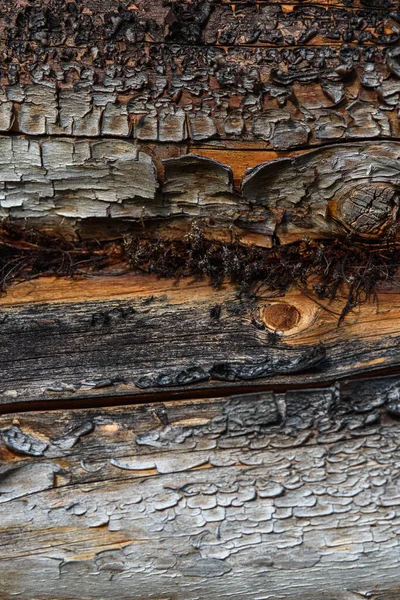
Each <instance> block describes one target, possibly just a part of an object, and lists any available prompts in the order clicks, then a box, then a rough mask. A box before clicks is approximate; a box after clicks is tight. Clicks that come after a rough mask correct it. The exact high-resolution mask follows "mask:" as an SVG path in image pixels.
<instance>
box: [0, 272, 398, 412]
mask: <svg viewBox="0 0 400 600" xmlns="http://www.w3.org/2000/svg"><path fill="white" fill-rule="evenodd" d="M151 282H152V285H150V283H151ZM58 286H59V287H58ZM46 298H47V301H46V302H44V300H45V299H46ZM378 299H379V302H378V303H377V304H376V303H373V302H371V303H370V304H366V305H363V306H362V307H360V308H359V309H356V310H354V311H352V312H351V313H349V314H348V315H347V317H346V319H345V320H344V321H343V322H342V323H341V325H340V326H338V321H339V317H340V313H341V310H342V309H343V306H344V303H345V302H346V300H345V299H343V300H341V299H340V298H337V300H336V301H335V302H333V303H330V304H327V305H325V307H324V306H321V305H320V303H318V301H317V302H316V301H315V300H314V299H312V298H309V297H307V296H304V295H303V294H302V293H300V292H299V291H296V290H293V291H291V292H288V293H287V294H286V295H285V296H284V297H281V298H271V297H265V298H262V297H261V299H259V300H257V301H254V300H253V301H252V300H249V299H247V300H246V299H245V298H240V297H238V293H237V290H235V289H234V288H232V287H230V286H228V285H226V286H223V287H222V288H220V289H215V288H212V287H211V286H209V284H208V283H207V281H203V282H193V281H181V282H180V283H179V284H178V283H174V282H173V281H170V280H157V279H156V278H154V277H153V278H152V277H149V276H135V275H127V276H124V277H122V278H121V279H119V278H118V277H117V278H107V277H104V278H93V279H89V280H81V281H62V282H60V283H58V282H57V280H54V279H48V280H47V279H43V280H33V281H31V282H27V283H25V284H22V285H21V286H17V287H16V288H14V289H11V292H10V293H9V295H7V296H5V297H4V298H2V300H1V313H0V316H1V325H0V364H1V367H0V368H1V378H0V381H1V386H0V388H1V404H2V405H3V408H4V409H6V407H7V405H12V404H13V403H17V405H25V406H26V407H28V406H29V405H30V403H32V402H34V401H36V402H37V401H40V402H46V403H50V404H52V403H57V402H59V401H60V400H63V401H68V402H74V401H77V402H79V401H81V400H82V399H83V398H85V399H87V400H89V399H96V398H97V399H101V398H110V397H113V398H114V401H119V402H121V401H123V398H124V397H136V396H137V397H143V396H146V395H147V394H149V393H161V394H170V393H175V392H184V393H186V392H188V391H190V393H192V394H193V393H194V391H195V390H200V389H201V390H203V392H205V390H209V389H214V390H217V389H221V390H222V389H223V388H225V389H227V390H229V389H230V388H231V387H232V386H233V387H239V388H245V387H246V386H250V387H251V389H253V388H254V386H261V385H264V386H265V385H267V386H270V387H273V386H283V387H286V388H287V387H288V386H291V385H297V386H303V387H304V386H308V385H310V384H313V385H315V384H317V383H318V382H324V383H326V382H334V381H335V380H336V379H338V378H343V377H346V376H349V375H351V376H356V375H358V374H360V373H366V372H370V371H373V370H394V371H396V370H398V369H399V366H400V354H399V339H400V330H399V310H400V296H399V294H397V293H393V287H391V290H387V291H386V292H384V290H383V291H382V292H381V293H380V294H379V298H378ZM288 307H289V314H290V312H291V311H292V312H293V313H294V314H295V315H296V318H295V320H294V321H293V323H290V322H289V323H287V322H286V324H285V325H282V320H281V316H280V315H284V316H283V317H282V318H286V317H285V315H287V314H288ZM281 327H283V328H284V329H282V330H281ZM276 330H279V331H278V334H277V335H276V334H275V333H274V332H276ZM203 392H202V393H203ZM8 410H9V409H8Z"/></svg>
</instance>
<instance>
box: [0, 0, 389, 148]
mask: <svg viewBox="0 0 400 600" xmlns="http://www.w3.org/2000/svg"><path fill="white" fill-rule="evenodd" d="M399 22H400V15H399V13H398V5H397V3H396V2H386V1H385V2H356V3H349V2H342V1H341V0H338V2H336V3H332V2H314V1H313V2H310V3H308V5H307V6H302V5H301V3H299V2H290V3H281V2H276V3H267V2H254V3H253V2H238V3H232V2H219V1H210V2H199V1H197V2H194V1H193V2H188V1H186V0H177V1H169V2H163V1H162V0H153V1H152V2H145V1H144V0H139V1H138V2H136V3H131V2H128V1H126V0H123V1H121V2H109V1H107V0H101V1H100V0H96V1H89V0H87V1H85V2H81V3H79V2H75V1H71V2H67V3H65V2H63V1H61V0H57V1H56V0H54V1H46V2H44V1H43V2H39V3H36V4H33V5H32V4H31V3H30V2H27V1H25V0H24V1H23V2H21V1H17V0H7V1H6V2H3V4H2V7H1V10H0V53H1V55H2V57H3V65H2V68H1V70H0V82H1V84H2V95H1V98H0V101H1V107H0V131H3V132H6V131H14V132H20V133H25V134H29V135H44V134H49V135H60V134H62V135H75V136H100V135H103V136H104V135H115V136H121V137H130V136H134V137H135V139H136V140H137V141H138V143H139V144H142V145H144V146H148V144H150V145H154V144H156V145H157V144H161V145H163V144H170V145H171V144H174V145H176V144H182V145H183V146H186V147H187V145H199V144H200V145H201V144H202V143H213V144H215V145H216V146H219V147H225V146H226V144H228V145H229V144H232V143H233V144H236V145H237V146H238V147H243V142H245V141H248V142H250V143H252V144H253V145H254V146H255V147H262V148H265V147H268V148H275V149H278V150H287V149H293V148H296V147H307V146H308V145H310V144H320V143H326V142H328V141H331V142H332V141H337V140H341V139H348V138H350V139H360V138H366V139H368V138H376V137H381V136H385V137H387V136H389V137H390V136H392V137H399V123H398V119H397V110H398V97H399V80H398V77H399V75H400V67H399V51H398V48H397V47H396V43H398V40H399V35H400V34H399V28H400V24H399ZM162 152H163V150H161V153H162ZM167 152H168V153H173V152H179V150H178V149H177V148H171V149H169V150H167Z"/></svg>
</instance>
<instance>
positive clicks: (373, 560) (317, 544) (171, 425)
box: [0, 377, 400, 600]
mask: <svg viewBox="0 0 400 600" xmlns="http://www.w3.org/2000/svg"><path fill="white" fill-rule="evenodd" d="M399 389H400V388H399V378H398V377H396V378H386V379H377V380H369V381H366V382H365V381H364V382H363V381H359V382H353V383H352V382H348V383H345V384H342V386H336V387H331V388H321V389H314V390H302V391H301V390H300V391H295V390H292V391H288V392H286V393H268V392H263V393H260V394H253V395H248V396H234V397H231V398H225V399H222V398H219V399H218V398H217V399H209V400H201V401H200V400H198V401H184V402H179V403H176V402H164V403H153V404H150V405H141V406H130V407H119V408H115V409H91V410H75V411H52V412H36V413H24V414H11V415H7V416H3V417H1V418H0V456H1V460H2V463H3V464H2V466H1V471H0V515H1V520H0V580H1V582H2V589H1V594H2V597H3V598H4V599H7V600H8V599H10V598H13V597H15V596H16V595H17V596H18V598H20V599H21V600H32V598H35V599H36V600H49V599H50V598H51V599H52V600H67V599H68V600H72V599H76V598H82V599H84V600H92V599H93V600H94V599H97V598H99V597H105V596H110V597H113V598H116V597H118V598H121V599H123V600H128V599H130V598H133V597H134V598H135V599H138V600H139V599H140V600H150V599H156V598H157V599H159V598H163V599H164V598H165V599H167V598H168V599H172V598H174V599H177V600H181V599H182V600H190V599H193V600H194V599H195V598H199V597H207V598H210V600H216V599H217V598H227V599H228V598H232V597H240V598H241V599H243V600H254V598H259V599H260V598H282V600H283V599H288V600H294V599H295V598H298V597H299V595H300V596H301V597H302V598H304V600H321V598H325V597H326V598H335V600H357V598H360V597H361V598H362V597H364V598H370V599H371V600H378V599H379V600H396V599H397V598H398V594H399V590H400V580H399V573H398V540H399V538H398V527H399V516H398V506H399V502H400V489H399V483H398V482H399V477H398V475H399V472H398V462H399V456H398V454H399V443H398V442H399V434H400V429H399V424H398V421H397V422H396V416H398V415H399V403H398V397H399Z"/></svg>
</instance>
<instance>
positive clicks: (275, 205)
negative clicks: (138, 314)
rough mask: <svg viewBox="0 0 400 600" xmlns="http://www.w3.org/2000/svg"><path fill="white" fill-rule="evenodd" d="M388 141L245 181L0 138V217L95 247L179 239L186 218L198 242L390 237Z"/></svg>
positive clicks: (399, 171) (395, 185) (205, 169)
mask: <svg viewBox="0 0 400 600" xmlns="http://www.w3.org/2000/svg"><path fill="white" fill-rule="evenodd" d="M399 147H400V146H399V143H398V142H389V141H387V142H368V143H358V144H355V143H353V144H349V145H344V144H341V145H332V146H328V147H325V148H321V149H318V150H315V151H311V152H307V153H304V154H302V155H300V156H297V157H290V158H289V157H288V158H282V159H277V160H273V161H269V162H267V163H263V164H260V165H257V166H256V167H255V168H253V169H252V170H248V171H246V174H245V176H244V178H243V180H242V185H241V189H237V188H235V186H234V180H233V173H232V170H231V169H230V167H229V165H225V164H223V163H220V162H219V161H216V160H214V159H211V158H207V157H202V156H197V155H192V154H189V155H185V156H181V157H178V158H170V159H167V160H164V162H163V172H162V173H159V174H158V175H157V169H156V164H155V163H154V162H153V160H152V158H151V157H150V156H149V155H148V154H145V153H144V152H140V151H138V149H137V147H136V145H135V144H134V143H133V142H130V141H124V140H118V139H107V140H90V141H88V140H79V139H63V138H48V139H44V140H38V139H35V138H31V139H25V138H23V137H19V136H11V137H8V136H3V137H0V154H1V156H2V157H3V158H2V159H0V177H1V181H2V183H1V185H0V188H1V189H0V216H1V217H3V218H11V219H14V220H20V221H21V220H26V219H29V220H30V223H31V224H32V225H34V226H37V227H44V228H46V229H47V230H49V229H58V230H61V231H64V233H68V234H69V235H73V236H83V237H92V238H97V239H102V238H106V239H107V237H113V236H114V237H115V236H117V237H118V236H119V237H120V236H121V235H122V234H123V233H124V232H126V231H128V230H130V231H132V232H135V233H138V234H140V235H150V236H151V235H154V234H155V233H156V232H157V233H161V234H163V235H165V236H166V237H167V238H179V237H182V235H183V234H184V233H185V232H187V231H188V230H189V229H190V227H191V224H192V223H193V221H194V220H196V222H198V223H201V225H202V226H203V227H204V228H205V231H206V233H207V235H209V236H211V237H216V238H218V237H220V238H224V237H225V238H226V239H229V238H230V237H231V236H235V235H236V236H240V237H242V238H243V239H244V240H245V241H248V242H253V243H257V244H260V245H263V246H268V245H270V244H271V243H272V240H273V239H275V240H276V239H277V240H279V241H280V242H284V243H285V242H290V241H294V240H299V239H302V237H303V236H304V235H308V236H311V237H315V238H318V237H320V238H323V237H330V236H340V235H342V236H343V235H347V233H349V232H350V233H352V234H355V235H357V236H359V237H360V238H364V239H365V240H371V239H375V240H378V239H383V238H384V237H385V236H387V235H391V236H393V235H395V233H396V231H397V224H398V207H399V196H398V189H399V186H400V168H399V156H400V151H399Z"/></svg>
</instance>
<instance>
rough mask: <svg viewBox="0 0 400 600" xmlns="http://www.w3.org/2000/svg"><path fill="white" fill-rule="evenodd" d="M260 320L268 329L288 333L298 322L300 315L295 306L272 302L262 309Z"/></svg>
mask: <svg viewBox="0 0 400 600" xmlns="http://www.w3.org/2000/svg"><path fill="white" fill-rule="evenodd" d="M262 319H263V321H264V323H265V325H266V326H267V327H268V328H269V329H273V330H275V331H289V330H290V329H293V328H294V327H296V325H297V324H298V323H299V321H300V313H299V311H298V310H297V308H296V307H295V306H293V305H292V304H288V303H287V302H274V303H272V304H267V305H266V306H264V308H263V309H262Z"/></svg>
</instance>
